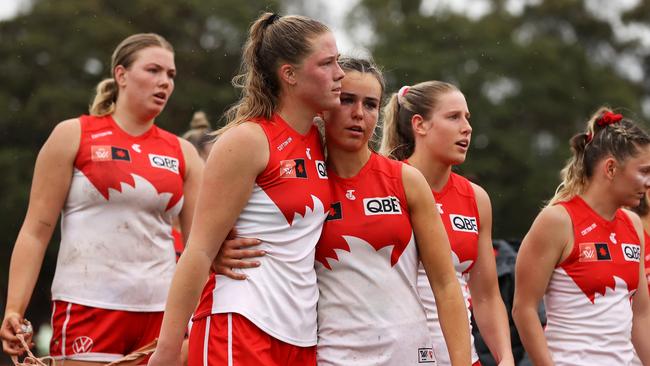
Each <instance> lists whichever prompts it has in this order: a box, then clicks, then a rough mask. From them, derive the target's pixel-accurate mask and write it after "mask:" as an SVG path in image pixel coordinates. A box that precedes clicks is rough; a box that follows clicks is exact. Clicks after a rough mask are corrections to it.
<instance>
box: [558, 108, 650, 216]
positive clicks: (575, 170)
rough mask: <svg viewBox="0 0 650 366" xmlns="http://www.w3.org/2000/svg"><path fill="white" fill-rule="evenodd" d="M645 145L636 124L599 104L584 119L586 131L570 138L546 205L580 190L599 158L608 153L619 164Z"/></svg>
mask: <svg viewBox="0 0 650 366" xmlns="http://www.w3.org/2000/svg"><path fill="white" fill-rule="evenodd" d="M648 144H650V136H648V134H647V133H646V132H645V131H644V130H643V129H642V128H641V127H639V126H638V125H637V123H635V122H634V121H632V120H630V119H628V118H624V117H623V116H622V115H620V114H614V113H613V111H612V110H611V109H610V108H608V107H600V108H599V109H598V110H597V111H596V113H594V114H593V115H592V116H591V118H590V119H589V121H588V122H587V130H586V131H585V132H583V133H579V134H577V135H575V136H573V137H572V138H571V140H570V142H569V145H570V146H571V152H572V156H571V158H570V159H569V161H568V162H567V164H566V166H565V167H564V168H563V169H562V172H561V177H562V183H560V185H559V186H558V188H557V190H556V192H555V195H554V196H553V198H551V200H550V201H549V205H553V204H555V203H557V202H562V201H568V200H570V199H572V198H573V197H574V196H576V195H578V194H581V193H583V192H584V190H585V187H586V186H587V182H588V181H589V180H590V179H591V177H592V176H593V174H594V169H595V167H596V165H597V164H598V162H600V161H601V160H602V159H604V158H606V157H608V156H612V157H614V159H616V161H618V162H620V163H622V162H624V161H625V160H627V159H628V158H630V157H635V156H637V155H638V152H639V148H640V147H643V146H646V145H648Z"/></svg>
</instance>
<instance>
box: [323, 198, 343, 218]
mask: <svg viewBox="0 0 650 366" xmlns="http://www.w3.org/2000/svg"><path fill="white" fill-rule="evenodd" d="M342 218H343V210H342V209H341V202H340V201H339V202H334V203H332V206H331V207H330V211H329V212H328V213H327V218H326V219H325V221H331V220H340V219H342Z"/></svg>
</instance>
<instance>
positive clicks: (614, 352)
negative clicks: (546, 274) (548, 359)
mask: <svg viewBox="0 0 650 366" xmlns="http://www.w3.org/2000/svg"><path fill="white" fill-rule="evenodd" d="M559 204H560V205H562V206H563V207H564V208H565V209H566V210H567V212H568V213H569V216H570V217H571V221H572V223H573V240H574V244H573V249H572V251H571V253H570V254H569V256H568V257H567V258H566V259H565V260H564V261H563V262H562V263H560V264H559V265H558V266H557V267H556V268H555V269H554V270H553V274H552V275H551V279H550V281H549V284H548V287H547V290H546V294H545V295H544V303H545V305H546V316H547V324H546V329H545V333H546V340H547V343H548V347H549V350H550V352H551V355H552V357H553V361H554V362H555V364H556V365H590V366H591V365H628V364H629V363H630V361H631V360H632V342H631V341H630V337H631V330H632V306H631V301H630V300H631V297H632V295H634V293H635V292H636V289H637V286H638V284H639V259H640V248H641V247H640V245H639V237H638V235H637V232H636V230H635V229H634V226H633V224H632V222H631V221H630V219H629V217H628V216H627V214H626V213H625V212H623V211H622V210H618V211H617V212H616V216H615V217H614V219H613V220H612V221H607V220H605V219H603V218H602V217H601V216H599V215H598V214H597V213H596V212H594V211H593V210H592V209H591V207H589V206H588V205H587V203H586V202H585V201H584V200H583V199H582V198H580V197H579V196H576V197H574V198H573V199H571V200H570V201H567V202H561V203H559ZM552 229H553V228H549V230H552Z"/></svg>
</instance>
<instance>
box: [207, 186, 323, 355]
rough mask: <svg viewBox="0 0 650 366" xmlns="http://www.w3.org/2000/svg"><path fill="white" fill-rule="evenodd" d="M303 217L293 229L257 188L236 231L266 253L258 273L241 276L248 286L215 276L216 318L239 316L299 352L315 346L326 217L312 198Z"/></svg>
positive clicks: (249, 271)
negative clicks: (318, 264)
mask: <svg viewBox="0 0 650 366" xmlns="http://www.w3.org/2000/svg"><path fill="white" fill-rule="evenodd" d="M311 198H312V207H310V206H306V207H305V214H304V216H303V215H301V214H300V213H295V214H294V217H293V221H292V223H291V225H290V224H289V223H288V222H287V220H286V219H285V218H284V216H283V214H282V212H281V211H280V209H279V208H278V207H277V206H276V205H275V203H274V202H273V200H271V198H270V197H269V196H268V195H267V194H266V192H265V191H264V190H263V189H262V188H261V187H259V186H258V185H257V184H256V185H255V187H254V188H253V194H252V195H251V198H250V199H249V202H248V204H247V206H246V207H245V208H244V210H243V211H242V212H241V214H240V216H239V219H238V220H237V223H236V224H235V228H236V229H237V232H238V235H239V236H241V237H245V238H257V239H259V240H261V244H259V245H258V246H256V247H255V249H260V250H264V251H266V255H264V256H263V257H261V258H258V259H257V260H259V262H260V263H261V265H260V266H259V267H257V268H247V269H241V270H238V271H240V272H241V273H244V274H246V275H247V276H248V279H247V280H244V281H239V280H232V279H229V278H227V277H225V276H221V275H219V276H216V284H215V289H214V291H213V301H212V310H211V313H212V314H217V313H229V312H233V313H238V314H241V315H244V316H245V317H246V318H248V319H249V320H250V321H251V322H253V324H255V325H256V326H258V327H259V328H260V329H262V330H263V331H264V332H266V333H268V334H269V335H271V336H273V337H275V338H277V339H280V340H282V341H284V342H287V343H290V344H294V345H298V346H305V347H306V346H313V345H315V344H316V304H317V302H318V287H317V285H316V273H315V271H314V251H315V247H316V243H317V241H318V238H319V236H320V234H321V230H322V223H323V221H324V220H325V217H326V216H327V214H326V212H325V208H324V207H323V203H322V202H321V201H320V199H318V198H317V197H316V196H314V195H312V196H311Z"/></svg>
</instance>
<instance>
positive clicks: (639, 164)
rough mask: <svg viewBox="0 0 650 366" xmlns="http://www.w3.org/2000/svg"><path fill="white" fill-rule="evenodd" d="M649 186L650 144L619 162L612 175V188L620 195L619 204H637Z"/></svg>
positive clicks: (628, 205)
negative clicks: (621, 162) (636, 153)
mask: <svg viewBox="0 0 650 366" xmlns="http://www.w3.org/2000/svg"><path fill="white" fill-rule="evenodd" d="M648 188H650V145H646V146H645V147H640V148H639V153H638V155H637V156H635V157H631V158H628V159H627V160H626V161H625V162H624V163H623V164H619V165H618V166H617V169H616V174H615V175H614V184H613V190H614V192H613V193H615V194H616V196H618V197H620V199H621V205H622V206H627V207H635V206H638V205H639V202H640V201H641V198H643V194H644V193H645V192H646V191H647V190H648Z"/></svg>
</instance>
